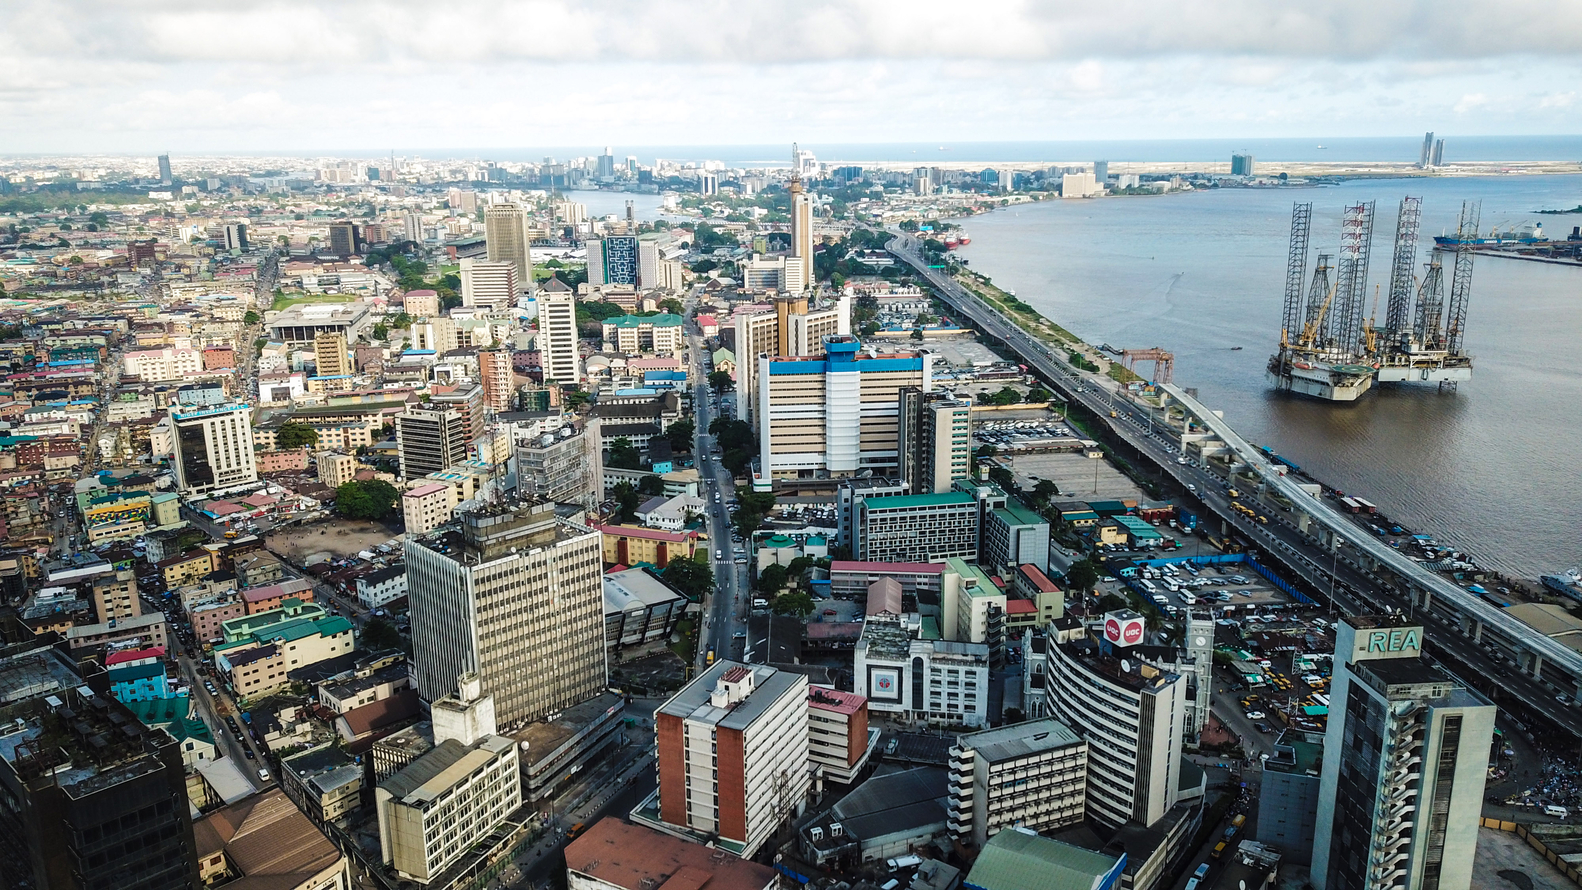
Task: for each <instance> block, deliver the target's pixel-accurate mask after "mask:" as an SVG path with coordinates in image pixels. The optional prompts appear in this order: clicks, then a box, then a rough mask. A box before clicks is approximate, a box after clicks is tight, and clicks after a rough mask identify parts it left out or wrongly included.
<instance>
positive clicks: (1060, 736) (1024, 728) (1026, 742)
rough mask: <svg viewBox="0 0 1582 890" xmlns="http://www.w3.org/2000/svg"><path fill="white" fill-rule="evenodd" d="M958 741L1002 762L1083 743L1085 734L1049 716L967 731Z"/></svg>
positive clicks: (986, 756)
mask: <svg viewBox="0 0 1582 890" xmlns="http://www.w3.org/2000/svg"><path fill="white" fill-rule="evenodd" d="M957 744H959V745H961V746H962V747H964V748H971V749H973V750H974V751H977V752H978V754H980V755H981V756H982V757H983V759H985V760H988V761H990V762H999V761H1005V760H1018V759H1020V758H1023V757H1029V756H1032V755H1034V754H1042V753H1043V752H1045V751H1054V750H1058V749H1060V748H1067V747H1070V746H1072V745H1078V744H1082V737H1081V736H1079V735H1077V734H1076V733H1075V732H1072V731H1071V728H1070V727H1068V726H1066V725H1065V724H1064V723H1061V722H1060V721H1059V720H1056V719H1054V718H1052V717H1046V718H1044V719H1042V720H1031V721H1028V722H1026V723H1018V724H1016V725H1015V726H1002V727H1000V728H998V729H985V730H983V731H982V732H971V733H967V734H966V735H963V736H961V737H960V738H959V739H957Z"/></svg>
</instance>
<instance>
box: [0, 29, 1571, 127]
mask: <svg viewBox="0 0 1582 890" xmlns="http://www.w3.org/2000/svg"><path fill="white" fill-rule="evenodd" d="M1530 13H1531V10H1527V9H1512V8H1510V7H1508V6H1505V5H1503V4H1498V3H1489V2H1487V0H1483V2H1478V3H1474V2H1464V0H1436V2H1388V0H1372V2H1362V0H1343V2H1310V3H1307V4H1303V5H1301V6H1295V5H1289V4H1269V3H1266V2H1262V0H1181V2H1171V0H1121V2H1116V3H1092V2H1065V0H1045V2H1039V0H1023V2H1016V0H987V2H981V3H974V4H963V3H959V2H952V3H931V2H915V0H914V2H900V0H854V2H845V3H840V2H831V0H800V2H790V0H764V2H755V3H749V4H741V3H730V2H725V0H692V2H676V0H652V2H646V3H640V4H638V3H627V2H618V0H597V2H586V3H574V2H565V0H533V2H510V0H504V2H483V0H456V2H447V3H443V4H440V3H430V2H419V0H383V2H369V3H337V4H320V3H310V2H306V0H274V2H260V3H252V4H246V5H239V6H235V7H230V6H218V5H213V4H197V3H190V2H174V0H146V2H139V3H127V2H111V0H50V2H43V0H10V2H7V3H5V4H4V5H3V6H0V153H7V154H15V153H48V154H73V153H100V152H104V153H118V154H119V153H154V152H158V151H163V150H170V151H173V152H177V153H187V154H201V153H203V152H227V153H269V152H272V151H279V152H290V151H297V152H304V151H322V152H336V151H345V150H350V149H365V148H367V147H368V146H370V145H375V146H377V145H390V146H413V147H419V146H446V145H454V146H470V147H476V148H477V150H479V151H491V150H503V149H511V148H516V147H521V146H534V145H577V144H590V145H592V144H597V145H604V144H612V145H613V144H619V143H622V142H627V143H630V144H638V145H650V146H652V145H682V146H684V145H720V144H758V145H763V144H778V143H781V142H785V143H789V142H791V141H793V140H800V141H802V142H805V143H819V142H824V143H841V144H848V145H849V144H854V143H873V142H890V143H894V142H949V141H958V142H960V141H970V142H1002V141H1005V142H1012V141H1048V140H1060V141H1064V140H1135V139H1195V138H1202V139H1218V138H1240V139H1267V138H1282V137H1304V138H1305V137H1311V136H1313V135H1314V134H1328V135H1329V136H1330V137H1331V138H1343V137H1386V136H1388V137H1397V136H1405V135H1408V134H1411V133H1413V132H1417V133H1421V132H1422V131H1424V130H1435V131H1436V132H1440V133H1444V134H1447V135H1456V136H1477V135H1485V136H1504V135H1561V134H1572V133H1577V132H1578V131H1582V126H1579V124H1578V123H1577V121H1578V119H1579V118H1582V103H1579V101H1578V93H1577V91H1578V89H1579V86H1578V85H1579V84H1582V6H1578V5H1576V4H1559V5H1555V6H1552V7H1549V8H1546V9H1545V10H1544V11H1543V13H1542V14H1541V15H1534V14H1530ZM1419 138H1420V137H1419Z"/></svg>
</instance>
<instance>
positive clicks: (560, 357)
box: [538, 291, 582, 386]
mask: <svg viewBox="0 0 1582 890" xmlns="http://www.w3.org/2000/svg"><path fill="white" fill-rule="evenodd" d="M538 350H539V353H540V354H541V359H542V366H543V369H544V382H545V383H556V384H559V385H561V386H575V385H577V384H578V383H579V382H581V381H582V356H580V355H579V354H578V353H577V298H576V296H574V295H573V294H570V293H550V292H548V291H545V292H544V293H542V294H540V295H539V299H538Z"/></svg>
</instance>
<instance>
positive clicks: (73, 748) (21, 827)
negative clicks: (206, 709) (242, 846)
mask: <svg viewBox="0 0 1582 890" xmlns="http://www.w3.org/2000/svg"><path fill="white" fill-rule="evenodd" d="M103 679H104V677H103V674H102V673H101V674H100V675H99V677H98V678H97V679H94V678H87V679H85V678H84V677H83V676H82V675H81V673H80V672H79V670H78V668H77V665H76V664H75V663H73V662H72V660H71V659H69V658H67V657H65V656H64V655H62V654H60V653H59V652H57V651H56V650H55V649H54V648H51V647H50V646H49V645H48V644H45V643H23V644H19V645H17V646H14V647H11V648H9V649H7V650H6V652H5V654H4V656H0V702H4V705H3V706H0V727H3V728H0V788H4V789H5V801H6V805H5V806H3V807H0V887H3V888H6V890H19V888H22V887H28V888H31V890H77V888H87V887H127V888H133V887H135V888H138V890H191V888H194V887H199V886H201V882H200V881H199V880H198V861H197V858H196V856H195V855H194V853H193V851H194V849H195V848H196V845H195V844H194V842H193V835H192V822H191V820H190V818H189V817H188V803H187V790H186V778H185V776H184V768H183V765H182V758H181V750H180V744H179V743H177V742H176V740H175V739H174V738H173V737H172V736H171V735H170V734H169V733H167V732H165V731H163V730H160V729H147V728H145V727H144V726H143V724H142V723H140V722H138V720H137V718H136V717H135V716H134V715H133V714H132V712H131V711H129V710H127V707H126V706H125V705H123V704H121V703H120V702H119V701H116V700H115V699H114V698H113V697H111V696H110V695H109V694H108V693H107V692H105V691H103V690H104V689H105V688H106V687H107V686H108V681H105V682H99V681H101V680H103ZM91 687H98V690H99V691H95V689H94V688H91Z"/></svg>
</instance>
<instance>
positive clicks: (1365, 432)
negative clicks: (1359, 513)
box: [961, 176, 1582, 577]
mask: <svg viewBox="0 0 1582 890" xmlns="http://www.w3.org/2000/svg"><path fill="white" fill-rule="evenodd" d="M1407 194H1410V195H1414V196H1419V197H1422V198H1423V216H1422V229H1421V232H1422V236H1423V237H1422V243H1429V244H1431V243H1432V241H1431V238H1430V236H1431V235H1436V234H1440V233H1441V232H1443V231H1445V230H1447V229H1451V230H1453V229H1454V227H1455V222H1456V216H1457V214H1458V213H1459V212H1460V208H1461V201H1462V199H1464V198H1466V199H1473V200H1481V201H1482V202H1483V227H1484V229H1485V230H1487V229H1488V227H1489V226H1490V225H1491V224H1493V223H1500V224H1502V225H1506V226H1509V225H1514V224H1517V223H1520V222H1525V221H1538V220H1541V221H1543V222H1544V226H1545V229H1546V230H1547V231H1548V233H1549V234H1550V235H1551V236H1555V235H1559V236H1562V237H1563V236H1564V235H1565V234H1566V233H1568V232H1570V230H1571V227H1572V226H1575V225H1579V224H1582V215H1567V216H1542V217H1540V216H1534V215H1533V214H1532V211H1534V210H1536V209H1540V208H1560V207H1575V206H1577V205H1578V204H1582V176H1549V177H1490V178H1481V179H1449V178H1445V179H1429V180H1399V181H1383V182H1380V181H1369V182H1352V183H1347V184H1344V185H1340V186H1335V187H1329V188H1322V189H1303V190H1296V189H1290V190H1267V191H1253V190H1224V191H1214V192H1205V193H1201V194H1186V195H1173V196H1160V197H1149V198H1119V199H1106V200H1096V201H1052V202H1048V203H1043V204H1037V205H1032V206H1028V207H1022V208H1017V209H1014V210H1005V211H999V212H996V213H992V214H989V215H986V216H978V217H973V218H971V219H967V220H963V221H962V222H963V225H964V226H965V227H966V228H967V229H968V230H969V231H970V232H971V234H972V238H973V242H972V244H971V245H970V246H968V247H966V248H963V249H962V250H961V254H962V255H963V256H964V257H966V258H968V259H970V260H971V263H972V268H974V269H976V270H978V271H979V272H982V273H984V274H987V275H989V276H991V277H992V278H993V279H994V281H995V283H996V284H998V285H1000V286H1001V287H1005V288H1010V289H1014V290H1015V291H1016V294H1017V296H1018V297H1020V298H1021V299H1023V300H1026V301H1027V302H1029V303H1031V304H1032V305H1033V306H1035V307H1037V308H1038V309H1039V310H1040V311H1041V312H1043V313H1044V314H1045V315H1047V316H1049V317H1050V318H1052V319H1054V320H1056V321H1058V322H1059V323H1060V324H1062V325H1064V326H1066V327H1067V328H1069V329H1070V330H1072V331H1073V332H1075V333H1077V334H1078V335H1080V336H1082V337H1083V338H1084V339H1086V340H1088V341H1089V342H1092V343H1095V344H1098V343H1110V344H1112V345H1114V346H1115V347H1117V348H1121V349H1126V348H1142V347H1150V346H1162V347H1164V348H1166V349H1169V350H1171V351H1172V352H1174V353H1175V356H1176V360H1175V382H1177V383H1179V384H1181V385H1184V386H1195V387H1197V388H1198V390H1199V392H1200V395H1201V397H1202V399H1203V401H1204V402H1205V403H1207V404H1208V405H1209V406H1210V407H1214V408H1219V409H1223V410H1224V412H1225V417H1226V419H1227V420H1228V421H1229V422H1231V423H1232V424H1234V425H1235V426H1236V428H1237V430H1238V431H1239V432H1241V433H1242V434H1243V435H1245V436H1246V437H1247V438H1248V439H1250V440H1252V441H1255V442H1258V443H1260V444H1264V445H1268V446H1270V447H1273V448H1275V449H1276V450H1278V451H1279V452H1280V453H1282V454H1284V455H1285V456H1287V457H1289V458H1290V459H1291V460H1293V461H1296V462H1297V463H1299V464H1301V465H1302V467H1303V468H1304V469H1306V470H1309V471H1311V472H1312V473H1314V475H1316V476H1317V477H1318V478H1321V479H1323V480H1324V481H1326V482H1328V483H1330V484H1332V485H1335V486H1338V487H1340V488H1342V489H1345V490H1346V491H1348V492H1351V493H1355V494H1357V495H1360V496H1362V497H1366V498H1368V499H1370V500H1372V501H1374V502H1375V503H1377V504H1379V506H1380V508H1381V509H1382V510H1385V511H1386V512H1387V513H1389V514H1390V515H1391V517H1392V518H1395V519H1397V520H1399V521H1402V522H1404V523H1407V524H1409V525H1411V526H1414V527H1416V528H1417V529H1418V530H1419V531H1423V532H1427V533H1432V534H1434V535H1435V536H1436V537H1439V538H1440V539H1441V540H1444V541H1449V542H1453V543H1455V544H1457V545H1459V546H1461V547H1464V548H1466V549H1468V550H1470V551H1471V552H1472V553H1474V554H1476V555H1477V557H1478V558H1479V560H1480V561H1481V562H1482V564H1484V565H1487V566H1491V567H1494V568H1498V569H1500V570H1503V571H1506V572H1509V573H1512V574H1518V575H1523V576H1528V577H1532V576H1536V575H1537V574H1540V573H1542V572H1547V571H1553V570H1556V569H1560V568H1566V567H1570V566H1572V565H1575V564H1576V563H1578V562H1579V561H1582V361H1579V359H1582V350H1579V347H1582V269H1577V268H1567V267H1561V266H1551V265H1546V264H1542V263H1533V262H1523V261H1517V260H1502V259H1496V258H1486V257H1485V258H1480V259H1479V260H1478V261H1477V265H1476V269H1475V273H1474V275H1473V290H1472V301H1471V306H1470V310H1469V318H1468V323H1467V328H1468V329H1467V343H1468V347H1469V350H1470V351H1471V352H1472V353H1473V355H1474V357H1475V361H1474V371H1473V379H1472V381H1471V382H1470V383H1465V384H1462V386H1461V388H1460V391H1459V392H1455V393H1440V392H1439V391H1437V389H1435V388H1434V387H1431V386H1430V387H1424V388H1417V387H1409V386H1399V385H1397V386H1392V387H1385V388H1382V389H1381V388H1375V390H1374V391H1373V392H1372V393H1370V394H1369V395H1367V396H1364V397H1363V398H1362V399H1361V400H1359V401H1358V402H1356V403H1353V404H1350V405H1335V404H1328V403H1321V402H1316V401H1311V400H1307V399H1303V398H1300V397H1292V396H1287V395H1279V394H1276V393H1274V392H1272V391H1271V390H1270V389H1269V387H1268V385H1267V384H1266V383H1265V382H1264V374H1263V368H1264V364H1265V362H1266V361H1267V360H1268V357H1269V354H1270V353H1271V352H1272V351H1273V346H1274V344H1275V342H1276V341H1277V340H1278V337H1279V327H1280V306H1281V300H1282V294H1283V292H1284V281H1285V257H1286V245H1287V243H1288V238H1289V223H1290V214H1291V204H1292V202H1293V201H1296V200H1300V201H1312V202H1313V204H1314V208H1313V238H1312V244H1313V246H1314V247H1315V248H1321V249H1323V250H1325V251H1326V252H1330V253H1334V252H1336V248H1337V247H1338V241H1339V222H1340V214H1341V211H1342V208H1343V207H1344V205H1345V204H1347V203H1350V202H1356V201H1359V200H1376V201H1377V202H1378V215H1377V217H1376V221H1375V225H1374V233H1375V235H1374V244H1373V261H1372V264H1371V271H1370V276H1369V282H1368V283H1369V285H1370V289H1371V287H1372V286H1373V285H1382V286H1384V287H1388V275H1389V264H1390V253H1391V240H1392V238H1393V235H1394V231H1395V217H1396V210H1397V207H1398V206H1399V203H1400V199H1401V197H1402V196H1403V195H1407ZM1426 253H1427V251H1426V250H1425V249H1423V248H1422V246H1421V244H1420V247H1419V262H1420V263H1421V262H1424V261H1426ZM1311 268H1312V264H1311V260H1310V261H1309V270H1311ZM1448 288H1449V281H1448V270H1447V281H1446V289H1447V292H1448ZM1381 303H1382V299H1381ZM1378 314H1379V316H1380V317H1382V315H1383V307H1382V305H1381V306H1380V307H1379V310H1378ZM1237 346H1239V347H1242V349H1241V350H1239V351H1236V350H1233V347H1237Z"/></svg>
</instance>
